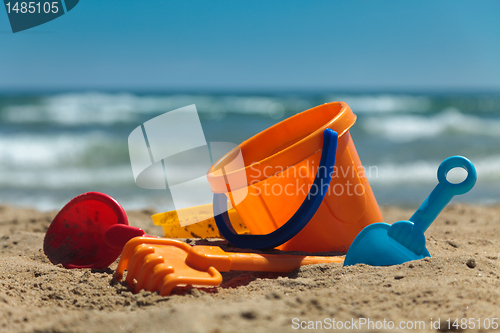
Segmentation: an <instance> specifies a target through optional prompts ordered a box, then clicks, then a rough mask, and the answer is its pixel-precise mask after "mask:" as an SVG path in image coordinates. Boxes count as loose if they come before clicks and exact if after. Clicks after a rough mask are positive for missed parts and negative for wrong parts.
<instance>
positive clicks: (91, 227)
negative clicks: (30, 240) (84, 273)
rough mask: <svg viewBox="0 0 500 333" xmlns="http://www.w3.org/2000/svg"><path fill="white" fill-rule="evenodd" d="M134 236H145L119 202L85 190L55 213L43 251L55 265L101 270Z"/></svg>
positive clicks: (46, 235) (116, 256)
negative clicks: (130, 219)
mask: <svg viewBox="0 0 500 333" xmlns="http://www.w3.org/2000/svg"><path fill="white" fill-rule="evenodd" d="M137 236H145V234H144V231H143V230H142V229H140V228H136V227H132V226H129V225H128V219H127V215H126V213H125V210H124V209H123V207H122V206H121V205H120V204H119V203H118V201H116V200H115V199H113V198H112V197H110V196H109V195H107V194H104V193H100V192H87V193H83V194H80V195H79V196H77V197H75V198H73V199H72V200H71V201H70V202H68V203H67V204H66V206H64V207H63V209H61V211H60V212H59V213H58V214H57V215H56V217H55V218H54V220H53V221H52V223H51V224H50V226H49V229H48V230H47V233H46V234H45V239H44V241H43V251H44V252H45V255H46V256H47V257H48V258H49V260H50V261H51V262H52V263H53V264H54V265H57V264H62V265H63V266H64V267H65V268H96V269H104V268H106V267H108V266H109V265H110V264H111V263H113V262H114V261H115V260H116V259H117V258H118V256H119V255H120V253H121V251H122V249H123V247H124V246H125V244H126V243H127V242H128V241H129V240H130V239H132V238H134V237H137Z"/></svg>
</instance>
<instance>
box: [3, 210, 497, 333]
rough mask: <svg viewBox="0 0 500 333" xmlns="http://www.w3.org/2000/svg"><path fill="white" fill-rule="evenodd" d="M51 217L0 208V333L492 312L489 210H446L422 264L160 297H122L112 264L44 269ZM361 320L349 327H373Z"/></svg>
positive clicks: (492, 222)
mask: <svg viewBox="0 0 500 333" xmlns="http://www.w3.org/2000/svg"><path fill="white" fill-rule="evenodd" d="M382 211H383V215H384V218H385V220H386V221H387V222H394V221H398V220H402V219H405V218H408V217H409V216H411V214H412V210H411V209H401V208H397V207H383V210H382ZM55 213H56V212H50V213H42V212H38V211H36V210H32V209H25V208H22V209H21V208H15V207H11V206H1V207H0V233H1V235H0V240H1V243H0V261H1V267H0V318H1V319H0V327H1V328H0V329H1V331H2V332H181V331H182V332H214V333H215V332H287V331H296V328H299V327H300V326H302V327H304V328H305V327H312V326H309V325H312V324H311V322H313V323H314V325H319V324H317V323H316V321H321V322H322V325H323V324H324V325H325V327H323V328H329V327H328V323H330V324H331V323H332V319H335V320H336V321H343V322H344V323H345V322H346V321H349V322H352V321H356V322H359V321H360V320H361V322H363V319H362V318H364V320H365V322H366V323H369V322H370V321H372V322H373V323H376V322H377V321H380V322H383V321H384V320H385V321H386V322H390V321H392V322H393V323H394V324H395V325H396V329H397V328H398V325H400V324H401V323H403V324H406V325H407V327H409V325H410V324H411V325H414V326H415V328H418V327H417V325H420V330H421V331H436V329H435V328H436V327H435V326H436V325H434V326H432V327H431V323H430V322H431V320H432V321H433V322H435V321H437V320H440V330H441V331H446V330H448V322H447V321H446V320H447V319H451V323H453V321H454V320H455V319H457V318H458V319H459V320H462V318H466V319H467V320H469V319H470V318H474V322H475V323H476V325H478V322H477V320H478V319H480V323H481V324H482V325H483V327H484V325H485V324H488V322H492V323H493V318H496V317H500V315H499V313H498V308H499V307H498V302H499V301H498V300H499V298H500V269H499V260H500V259H499V253H500V242H499V241H498V239H499V238H500V223H498V219H499V217H498V216H499V214H500V206H473V205H462V204H454V205H451V206H449V207H447V208H446V209H445V210H444V211H443V212H442V213H441V215H440V216H439V217H438V218H437V220H436V221H435V223H434V224H433V225H432V226H431V227H430V229H429V230H428V232H427V233H426V236H427V246H428V249H429V251H430V253H431V254H432V255H433V257H432V258H426V259H424V260H420V261H414V262H409V263H406V264H403V265H399V266H392V267H370V266H364V265H357V266H354V267H347V268H343V267H342V266H341V265H339V264H323V265H312V266H305V267H302V268H301V269H299V270H297V271H294V272H291V273H289V274H274V273H251V272H230V273H223V278H224V281H223V284H222V286H221V287H219V288H208V289H195V288H187V287H184V288H178V289H177V290H175V294H174V295H171V296H168V297H161V296H159V295H158V294H156V293H150V292H141V293H139V294H133V293H131V292H130V291H129V289H128V287H127V286H126V285H125V284H124V283H117V282H116V281H113V278H112V274H113V272H114V269H115V268H116V264H117V262H115V263H114V264H113V265H111V267H110V268H108V269H107V270H103V271H97V270H88V269H83V270H67V269H64V268H62V267H59V266H54V265H52V264H51V263H50V262H49V261H48V259H47V258H46V257H45V255H44V254H43V251H42V250H41V249H42V243H43V238H44V233H45V231H46V230H47V227H48V226H49V224H50V222H51V220H52V218H53V217H54V216H55ZM151 213H153V211H151V210H147V209H146V210H142V211H133V212H128V216H129V219H130V224H131V225H134V226H138V227H141V228H143V229H144V230H145V231H146V232H148V233H150V234H158V235H159V234H161V230H160V229H158V227H155V226H153V224H152V223H151V221H150V215H151ZM188 241H189V242H190V243H193V244H195V243H200V241H197V240H188ZM201 242H203V241H201ZM204 242H206V241H204ZM214 242H215V243H216V244H217V245H221V246H222V247H225V248H226V249H228V250H231V248H230V247H228V246H227V244H225V242H224V241H221V240H218V241H217V240H216V241H214ZM233 250H234V248H233ZM416 321H423V323H424V327H422V324H421V323H420V324H418V323H415V322H416ZM496 321H497V322H498V319H497V320H496ZM367 325H368V324H365V325H364V326H362V327H360V329H361V330H363V331H368V330H372V327H369V326H367ZM294 328H295V329H294ZM316 328H318V327H317V326H316ZM449 328H451V329H452V330H453V329H456V327H455V328H454V327H453V326H451V327H449ZM477 328H478V327H477V326H476V329H477ZM382 330H384V329H382ZM386 331H389V329H388V328H387V329H386Z"/></svg>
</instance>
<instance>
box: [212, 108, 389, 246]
mask: <svg viewBox="0 0 500 333" xmlns="http://www.w3.org/2000/svg"><path fill="white" fill-rule="evenodd" d="M355 121H356V115H355V114H354V113H353V112H352V111H351V109H350V108H349V106H348V105H347V104H346V103H343V102H333V103H327V104H323V105H320V106H317V107H314V108H312V109H309V110H306V111H304V112H301V113H298V114H296V115H294V116H292V117H290V118H288V119H285V120H283V121H282V122H280V123H278V124H276V125H274V126H272V127H270V128H268V129H266V130H264V131H263V132H261V133H259V134H257V135H255V136H253V137H252V138H250V139H248V140H246V141H244V142H243V143H241V144H240V145H239V146H238V148H239V149H238V148H235V149H233V150H232V151H230V152H229V153H227V154H226V155H225V156H223V157H222V158H221V159H220V160H218V161H217V162H216V163H215V164H214V165H213V166H212V167H211V168H210V170H209V172H208V174H207V178H208V181H209V183H210V186H211V189H212V191H213V192H214V193H224V194H226V196H227V197H228V198H229V200H230V201H231V203H232V205H233V207H234V208H235V209H236V211H237V212H238V214H239V215H240V217H241V219H242V220H243V221H244V222H245V224H246V226H247V227H248V229H249V230H250V232H251V233H252V235H259V234H268V233H271V232H273V231H275V230H277V229H278V228H280V227H281V226H282V225H283V224H285V223H286V222H287V221H288V220H289V219H290V218H291V217H292V216H293V215H294V214H295V212H296V211H297V209H298V208H299V207H300V205H301V204H302V202H303V201H304V199H305V198H306V196H307V195H308V193H309V190H310V189H311V186H312V184H313V182H314V179H315V175H316V172H317V170H318V166H319V162H320V157H321V152H322V143H323V132H324V131H325V129H327V128H330V129H332V130H334V131H335V132H337V134H338V142H337V155H336V160H335V168H334V172H333V174H332V179H331V182H330V186H329V188H328V192H327V193H326V195H325V197H324V200H323V201H322V203H321V205H320V206H319V208H318V210H317V211H316V213H315V214H314V216H313V217H312V219H311V220H310V221H309V223H308V224H307V225H306V226H305V227H304V228H303V229H302V230H301V231H300V232H299V233H298V234H297V235H295V236H294V237H293V238H292V239H290V240H289V241H288V242H286V243H284V244H282V245H280V246H279V247H277V248H278V249H280V250H283V251H307V252H324V251H342V252H346V251H347V250H348V248H349V246H350V244H351V243H352V241H353V240H354V238H355V237H356V235H357V234H358V233H359V232H360V231H361V230H362V229H363V228H364V227H366V226H367V225H369V224H371V223H375V222H381V221H382V214H381V213H380V209H379V207H378V204H377V201H376V200H375V196H374V195H373V192H372V189H371V187H370V184H369V183H368V179H367V178H366V174H365V171H364V168H363V166H362V164H361V161H360V160H359V156H358V154H357V152H356V148H355V146H354V143H353V141H352V138H351V135H350V134H349V129H350V128H351V126H353V125H354V123H355ZM238 154H241V156H242V157H243V161H244V168H241V167H240V168H235V167H233V168H232V169H231V161H232V160H233V159H234V157H235V156H236V155H238ZM221 170H224V172H221ZM228 184H230V185H231V186H228Z"/></svg>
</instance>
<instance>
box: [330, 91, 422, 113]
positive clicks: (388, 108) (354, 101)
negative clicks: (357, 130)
mask: <svg viewBox="0 0 500 333" xmlns="http://www.w3.org/2000/svg"><path fill="white" fill-rule="evenodd" d="M328 101H343V102H346V103H347V104H349V106H350V107H351V109H352V110H353V111H354V113H389V112H425V111H428V110H429V109H430V107H431V100H430V99H429V98H427V97H423V96H409V95H387V94H384V95H360V96H352V95H332V96H329V97H328Z"/></svg>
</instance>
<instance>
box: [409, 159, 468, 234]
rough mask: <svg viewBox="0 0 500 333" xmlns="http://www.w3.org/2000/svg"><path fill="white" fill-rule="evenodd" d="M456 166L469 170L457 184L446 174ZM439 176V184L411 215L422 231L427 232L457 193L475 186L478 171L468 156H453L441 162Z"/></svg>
mask: <svg viewBox="0 0 500 333" xmlns="http://www.w3.org/2000/svg"><path fill="white" fill-rule="evenodd" d="M454 168H463V169H465V170H466V171H467V178H465V180H464V181H462V182H460V183H457V184H453V183H450V182H449V181H448V180H447V179H446V175H447V174H448V172H449V171H450V170H451V169H454ZM437 177H438V181H439V183H438V184H437V186H436V187H435V188H434V190H433V191H432V192H431V194H429V196H428V197H427V199H425V201H424V202H423V203H422V204H421V205H420V207H419V208H418V209H417V211H416V212H415V214H413V215H412V217H410V221H411V222H413V223H414V225H416V226H418V227H419V228H420V229H421V230H422V232H425V231H426V230H427V228H429V226H430V225H431V224H432V222H434V220H435V219H436V217H437V216H438V215H439V213H441V211H442V210H443V209H444V207H446V205H447V204H448V203H449V202H450V200H451V199H452V198H453V197H454V196H455V195H460V194H465V193H467V192H469V191H470V190H471V189H472V188H473V187H474V185H475V184H476V180H477V172H476V168H474V164H472V162H471V161H469V160H468V159H467V158H465V157H463V156H452V157H448V158H447V159H446V160H444V161H443V162H441V164H440V165H439V168H438V171H437Z"/></svg>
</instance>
